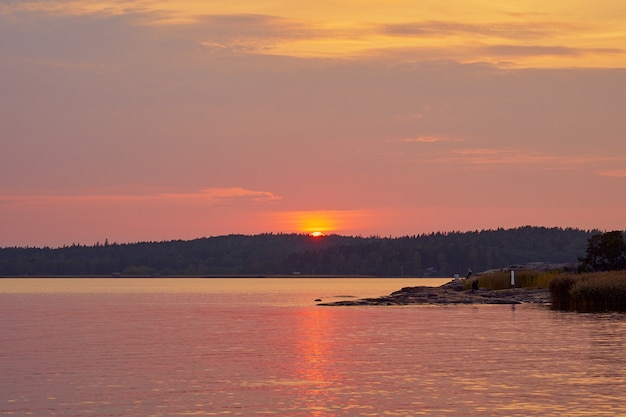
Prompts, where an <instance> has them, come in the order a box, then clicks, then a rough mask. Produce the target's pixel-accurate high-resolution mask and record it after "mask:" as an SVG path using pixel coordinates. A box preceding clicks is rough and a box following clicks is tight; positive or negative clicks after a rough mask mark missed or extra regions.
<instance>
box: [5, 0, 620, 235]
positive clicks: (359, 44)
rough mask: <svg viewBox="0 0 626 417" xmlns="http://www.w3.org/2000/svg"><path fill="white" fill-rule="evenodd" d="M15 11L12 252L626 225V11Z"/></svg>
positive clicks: (384, 4) (292, 4)
mask: <svg viewBox="0 0 626 417" xmlns="http://www.w3.org/2000/svg"><path fill="white" fill-rule="evenodd" d="M416 3H419V2H414V1H403V0H393V1H373V0H367V1H360V2H352V1H332V2H331V1H319V2H313V3H311V2H300V1H280V0H275V1H271V0H266V1H257V2H247V1H246V2H244V1H232V0H231V1H227V2H226V1H200V0H198V1H179V2H171V1H153V0H142V1H135V2H127V1H124V2H122V1H68V0H64V1H54V0H53V1H37V0H22V1H9V2H3V3H2V4H0V56H2V60H1V61H0V93H1V94H0V174H2V178H3V180H2V181H1V182H0V246H14V245H17V246H24V245H31V246H33V245H35V246H41V245H51V246H57V245H63V244H71V243H84V244H93V243H96V242H97V241H100V242H102V241H104V240H105V239H108V240H109V241H118V242H133V241H142V240H169V239H189V238H195V237H201V236H212V235H221V234H229V233H246V234H254V233H264V232H276V233H277V232H303V233H304V232H306V233H309V232H312V231H315V230H318V229H319V231H323V232H325V233H341V234H353V235H371V234H376V235H383V236H389V235H391V236H398V235H412V234H418V233H429V232H431V231H439V230H440V231H446V230H475V229H483V228H497V227H515V226H522V225H527V224H531V225H537V226H563V227H581V228H600V229H625V228H626V226H625V225H624V223H625V222H624V220H623V213H624V212H626V211H625V209H626V196H625V193H623V190H624V189H625V186H626V140H624V139H625V135H626V125H625V124H624V123H623V114H624V109H625V108H626V47H625V46H624V45H626V28H625V27H624V25H623V22H624V21H626V3H624V2H623V1H613V0H611V1H607V0H600V1H594V2H591V1H583V0H578V1H570V2H567V3H565V2H549V3H548V4H546V3H545V2H539V1H530V0H526V1H517V2H509V3H506V4H504V3H503V4H501V5H494V4H490V3H489V2H487V3H486V2H484V1H478V0H474V1H446V2H439V3H432V2H430V3H428V2H421V3H422V4H416Z"/></svg>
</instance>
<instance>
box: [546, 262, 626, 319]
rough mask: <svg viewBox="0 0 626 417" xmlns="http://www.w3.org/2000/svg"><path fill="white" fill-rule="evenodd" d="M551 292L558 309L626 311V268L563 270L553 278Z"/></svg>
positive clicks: (553, 303) (553, 302)
mask: <svg viewBox="0 0 626 417" xmlns="http://www.w3.org/2000/svg"><path fill="white" fill-rule="evenodd" d="M550 294H551V296H552V306H553V307H554V308H556V309H561V310H576V311H585V312H596V311H626V271H610V272H595V273H588V274H580V275H575V274H560V275H559V276H557V277H555V278H554V279H553V280H551V281H550Z"/></svg>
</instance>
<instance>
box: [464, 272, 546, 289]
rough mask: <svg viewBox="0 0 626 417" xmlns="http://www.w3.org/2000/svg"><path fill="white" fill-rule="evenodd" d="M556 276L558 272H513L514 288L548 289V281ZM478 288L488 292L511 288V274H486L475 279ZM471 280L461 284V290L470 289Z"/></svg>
mask: <svg viewBox="0 0 626 417" xmlns="http://www.w3.org/2000/svg"><path fill="white" fill-rule="evenodd" d="M557 275H558V271H535V270H530V269H529V270H526V269H524V270H516V271H515V287H516V288H546V289H547V288H548V286H549V283H550V281H551V280H552V279H553V278H554V277H555V276H557ZM477 279H478V287H479V288H487V289H490V290H505V289H510V288H511V272H510V271H501V272H490V273H488V274H484V275H480V276H478V277H477ZM471 281H472V279H468V280H466V282H464V283H463V289H464V290H468V289H470V288H471V285H472V283H471Z"/></svg>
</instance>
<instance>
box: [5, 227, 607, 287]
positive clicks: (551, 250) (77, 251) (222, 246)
mask: <svg viewBox="0 0 626 417" xmlns="http://www.w3.org/2000/svg"><path fill="white" fill-rule="evenodd" d="M593 233H597V231H584V230H579V229H571V228H567V229H562V228H545V227H530V226H527V227H520V228H515V229H497V230H483V231H473V232H449V233H431V234H423V235H416V236H405V237H397V238H391V237H390V238H385V237H379V236H372V237H349V236H339V235H329V236H324V237H317V238H315V237H311V236H308V235H303V234H260V235H253V236H249V235H228V236H218V237H209V238H202V239H195V240H189V241H182V240H175V241H166V242H142V243H128V244H117V243H112V244H110V243H108V242H105V243H104V244H96V245H93V246H84V245H72V246H65V247H61V248H47V247H46V248H0V276H46V275H79V276H80V275H83V276H85V275H108V276H111V275H115V276H117V275H121V276H135V275H141V276H151V275H160V276H177V275H179V276H180V275H199V276H220V275H221V276H232V275H260V276H269V275H293V274H302V275H348V276H349V275H358V276H386V277H398V276H406V277H409V276H413V277H423V276H433V277H447V276H452V275H454V274H456V273H458V274H460V275H461V276H464V275H465V274H466V272H467V270H468V268H471V269H472V270H474V271H484V270H489V269H496V268H502V267H505V266H508V265H511V264H515V263H528V262H537V261H541V262H555V263H576V260H577V258H578V257H580V256H581V255H583V254H584V253H585V247H586V245H587V240H588V239H589V237H590V236H591V235H592V234H593Z"/></svg>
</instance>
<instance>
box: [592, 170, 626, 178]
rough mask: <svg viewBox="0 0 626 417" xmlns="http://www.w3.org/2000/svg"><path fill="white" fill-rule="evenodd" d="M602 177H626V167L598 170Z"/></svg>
mask: <svg viewBox="0 0 626 417" xmlns="http://www.w3.org/2000/svg"><path fill="white" fill-rule="evenodd" d="M598 175H599V176H601V177H619V178H626V169H603V170H600V171H598Z"/></svg>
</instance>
